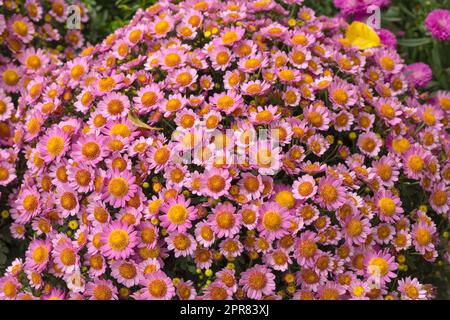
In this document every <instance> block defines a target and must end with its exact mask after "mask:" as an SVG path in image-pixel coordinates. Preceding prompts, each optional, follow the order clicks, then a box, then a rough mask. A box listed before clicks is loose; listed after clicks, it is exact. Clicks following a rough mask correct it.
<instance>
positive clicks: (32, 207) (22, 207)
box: [11, 186, 42, 223]
mask: <svg viewBox="0 0 450 320" xmlns="http://www.w3.org/2000/svg"><path fill="white" fill-rule="evenodd" d="M15 204H16V207H15V208H13V210H12V213H11V216H12V217H13V218H14V220H15V221H16V222H17V223H26V222H28V221H30V220H31V219H32V218H34V217H35V216H36V215H38V214H39V212H40V209H41V206H42V203H41V196H40V194H39V192H38V190H37V188H36V187H35V186H32V187H27V188H25V189H21V190H20V193H19V196H18V198H17V199H16V201H15Z"/></svg>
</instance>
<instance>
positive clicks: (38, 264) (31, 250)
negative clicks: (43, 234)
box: [25, 239, 52, 271]
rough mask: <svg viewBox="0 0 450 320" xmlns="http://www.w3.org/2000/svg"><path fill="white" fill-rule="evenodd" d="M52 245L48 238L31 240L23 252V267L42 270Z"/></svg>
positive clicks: (45, 265) (48, 257)
mask: <svg viewBox="0 0 450 320" xmlns="http://www.w3.org/2000/svg"><path fill="white" fill-rule="evenodd" d="M51 250H52V246H51V243H50V241H48V240H45V241H44V240H37V239H35V240H32V241H31V242H30V245H29V247H28V249H27V252H26V253H25V267H26V268H27V269H31V270H37V271H43V270H44V269H45V268H46V267H47V264H48V262H49V259H50V253H51Z"/></svg>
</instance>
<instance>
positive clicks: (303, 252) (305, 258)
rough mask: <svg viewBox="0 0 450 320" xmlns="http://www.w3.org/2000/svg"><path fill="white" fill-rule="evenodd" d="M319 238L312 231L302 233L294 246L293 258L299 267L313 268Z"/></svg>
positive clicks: (317, 251)
mask: <svg viewBox="0 0 450 320" xmlns="http://www.w3.org/2000/svg"><path fill="white" fill-rule="evenodd" d="M318 241H319V237H318V236H317V234H315V233H314V232H312V231H309V230H308V231H305V232H303V233H302V234H301V235H300V237H298V238H297V241H296V243H295V245H294V258H295V259H296V260H297V263H298V264H299V265H300V266H305V267H308V266H311V267H312V266H313V265H314V259H315V257H316V256H317V254H318V253H319V249H318V247H317V245H318Z"/></svg>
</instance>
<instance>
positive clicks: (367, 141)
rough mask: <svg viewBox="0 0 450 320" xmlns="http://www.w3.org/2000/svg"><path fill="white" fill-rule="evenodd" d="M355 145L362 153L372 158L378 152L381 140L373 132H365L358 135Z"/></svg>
mask: <svg viewBox="0 0 450 320" xmlns="http://www.w3.org/2000/svg"><path fill="white" fill-rule="evenodd" d="M357 145H358V148H359V149H360V150H361V152H362V153H363V154H365V155H367V156H369V157H371V158H373V157H376V156H377V155H378V153H379V152H380V149H381V146H382V140H381V139H380V138H379V137H378V136H377V135H376V134H375V133H373V132H365V133H362V134H360V135H359V137H358V141H357Z"/></svg>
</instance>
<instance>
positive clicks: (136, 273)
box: [111, 260, 142, 288]
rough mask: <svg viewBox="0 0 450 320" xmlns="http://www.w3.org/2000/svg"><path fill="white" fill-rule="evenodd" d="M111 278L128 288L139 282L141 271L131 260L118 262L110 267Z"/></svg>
mask: <svg viewBox="0 0 450 320" xmlns="http://www.w3.org/2000/svg"><path fill="white" fill-rule="evenodd" d="M111 276H113V277H114V278H115V279H117V282H119V283H120V284H123V285H124V286H126V287H128V288H130V287H132V286H135V285H138V284H139V282H140V281H141V277H142V275H141V270H140V269H139V266H138V265H137V264H136V262H134V261H133V260H118V261H116V262H114V263H113V264H112V265H111Z"/></svg>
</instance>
